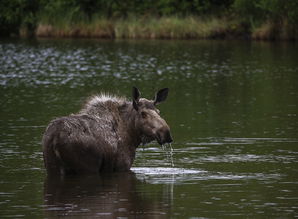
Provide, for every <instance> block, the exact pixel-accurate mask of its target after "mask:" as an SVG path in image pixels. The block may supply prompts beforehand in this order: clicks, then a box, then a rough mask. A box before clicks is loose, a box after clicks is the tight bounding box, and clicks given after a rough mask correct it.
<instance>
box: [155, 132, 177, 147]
mask: <svg viewBox="0 0 298 219" xmlns="http://www.w3.org/2000/svg"><path fill="white" fill-rule="evenodd" d="M155 139H156V141H157V142H158V144H159V145H163V144H166V143H171V142H172V141H173V138H172V136H171V133H170V132H169V131H167V132H165V133H164V134H163V135H161V134H160V133H156V135H155Z"/></svg>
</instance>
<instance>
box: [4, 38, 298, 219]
mask: <svg viewBox="0 0 298 219" xmlns="http://www.w3.org/2000/svg"><path fill="white" fill-rule="evenodd" d="M132 86H137V87H138V88H139V89H140V90H141V92H142V95H143V96H144V97H147V98H150V97H153V96H154V92H155V91H157V90H158V89H160V88H163V87H169V88H170V93H169V98H168V100H167V101H166V102H165V103H163V104H161V105H160V107H159V108H160V110H161V114H162V116H163V117H164V118H165V119H166V120H167V122H168V124H169V125H170V126H171V130H172V135H173V138H174V143H172V147H173V148H174V151H173V153H172V154H171V153H170V150H169V148H167V149H165V150H163V149H162V148H161V147H160V146H159V145H158V144H157V143H155V142H154V143H151V144H149V145H146V146H142V147H140V148H139V149H138V151H137V157H136V160H135V163H134V166H133V168H132V172H131V173H118V174H104V175H101V176H96V177H95V176H88V177H87V176H85V177H69V178H66V179H64V180H49V179H47V178H46V173H45V170H44V167H43V158H42V152H41V138H42V134H43V132H44V130H45V127H46V125H47V124H48V122H49V121H50V120H52V119H53V118H56V117H59V116H64V115H68V114H70V113H73V112H77V111H78V110H79V109H80V107H81V105H82V103H83V102H84V100H85V99H86V98H87V97H88V96H90V95H92V94H95V93H99V92H110V93H113V94H117V95H123V96H126V97H128V98H129V97H130V94H131V88H132ZM0 95H1V98H0V104H1V106H0V109H1V110H0V218H6V217H8V218H60V217H66V218H298V118H297V113H298V105H297V104H298V45H297V44H295V43H264V42H248V41H247V42H246V41H242V42H237V41H141V40H140V41H121V40H120V41H105V40H33V41H26V40H5V39H2V40H0Z"/></svg>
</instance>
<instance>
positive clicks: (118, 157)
mask: <svg viewBox="0 0 298 219" xmlns="http://www.w3.org/2000/svg"><path fill="white" fill-rule="evenodd" d="M135 89H136V88H135ZM166 95H167V93H166ZM133 100H134V101H135V103H136V104H135V105H133V101H128V100H126V99H123V98H118V97H109V96H105V95H101V96H94V97H92V98H90V99H89V100H88V101H87V102H86V104H85V106H84V107H83V108H82V110H81V111H80V112H79V113H77V114H71V115H69V116H66V117H61V118H57V119H55V120H53V121H51V122H50V124H49V125H48V127H47V129H46V131H45V133H44V136H43V140H42V145H43V156H44V163H45V167H46V169H47V173H48V174H49V175H57V174H58V175H60V174H72V173H73V174H97V173H99V172H114V171H128V170H129V169H130V167H131V166H132V164H133V161H134V158H135V153H136V149H137V147H138V146H139V145H140V144H141V143H143V144H145V143H148V142H150V141H153V140H155V139H156V140H157V141H158V142H159V143H160V144H163V143H167V142H171V141H172V138H171V135H170V129H169V126H168V125H167V123H166V122H165V121H164V120H163V119H162V118H161V117H160V116H159V114H158V113H159V111H158V110H157V109H156V108H155V101H150V100H147V99H144V98H141V99H140V98H139V96H134V97H133ZM162 101H163V100H162ZM156 102H157V101H156ZM160 102H161V101H160ZM145 114H146V116H145ZM151 129H152V130H151Z"/></svg>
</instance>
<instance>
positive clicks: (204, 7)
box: [0, 0, 298, 35]
mask: <svg viewBox="0 0 298 219" xmlns="http://www.w3.org/2000/svg"><path fill="white" fill-rule="evenodd" d="M193 16H194V17H201V18H204V17H209V18H210V17H229V18H233V19H234V20H238V21H239V23H243V24H245V25H246V26H248V27H249V28H250V29H251V30H254V29H256V28H259V27H260V26H262V25H263V24H264V23H268V21H270V22H272V23H273V24H284V23H286V24H287V26H288V27H292V29H295V28H293V27H297V24H298V1H297V0H192V1H189V0H146V1H144V0H51V1H48V0H1V1H0V35H10V34H14V35H17V34H18V32H19V31H20V30H21V29H22V28H23V29H27V30H28V31H31V32H33V31H34V30H35V29H36V27H37V25H38V24H48V25H55V26H58V27H68V28H70V27H71V26H73V25H78V24H80V23H88V22H89V23H92V22H94V19H95V18H105V19H110V20H115V19H116V20H117V19H118V20H122V19H130V18H132V17H135V18H137V19H141V20H142V19H146V18H148V17H149V18H150V17H151V18H152V17H155V18H157V19H158V18H162V17H171V18H173V17H179V18H181V19H183V18H186V17H193ZM130 20H131V19H130ZM182 26H183V25H182ZM238 26H241V25H238Z"/></svg>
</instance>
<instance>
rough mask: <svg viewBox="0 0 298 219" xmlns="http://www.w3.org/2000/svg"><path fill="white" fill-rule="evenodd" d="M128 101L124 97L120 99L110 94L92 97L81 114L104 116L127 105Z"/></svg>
mask: <svg viewBox="0 0 298 219" xmlns="http://www.w3.org/2000/svg"><path fill="white" fill-rule="evenodd" d="M127 102H128V101H127V99H126V98H124V97H118V96H114V95H110V94H105V93H102V94H99V95H94V96H91V97H90V98H88V99H87V101H86V103H85V104H84V105H83V107H82V109H81V111H80V114H93V115H94V114H96V115H98V114H102V113H104V112H106V113H108V112H111V110H113V109H115V108H119V107H120V106H123V105H126V103H127Z"/></svg>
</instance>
